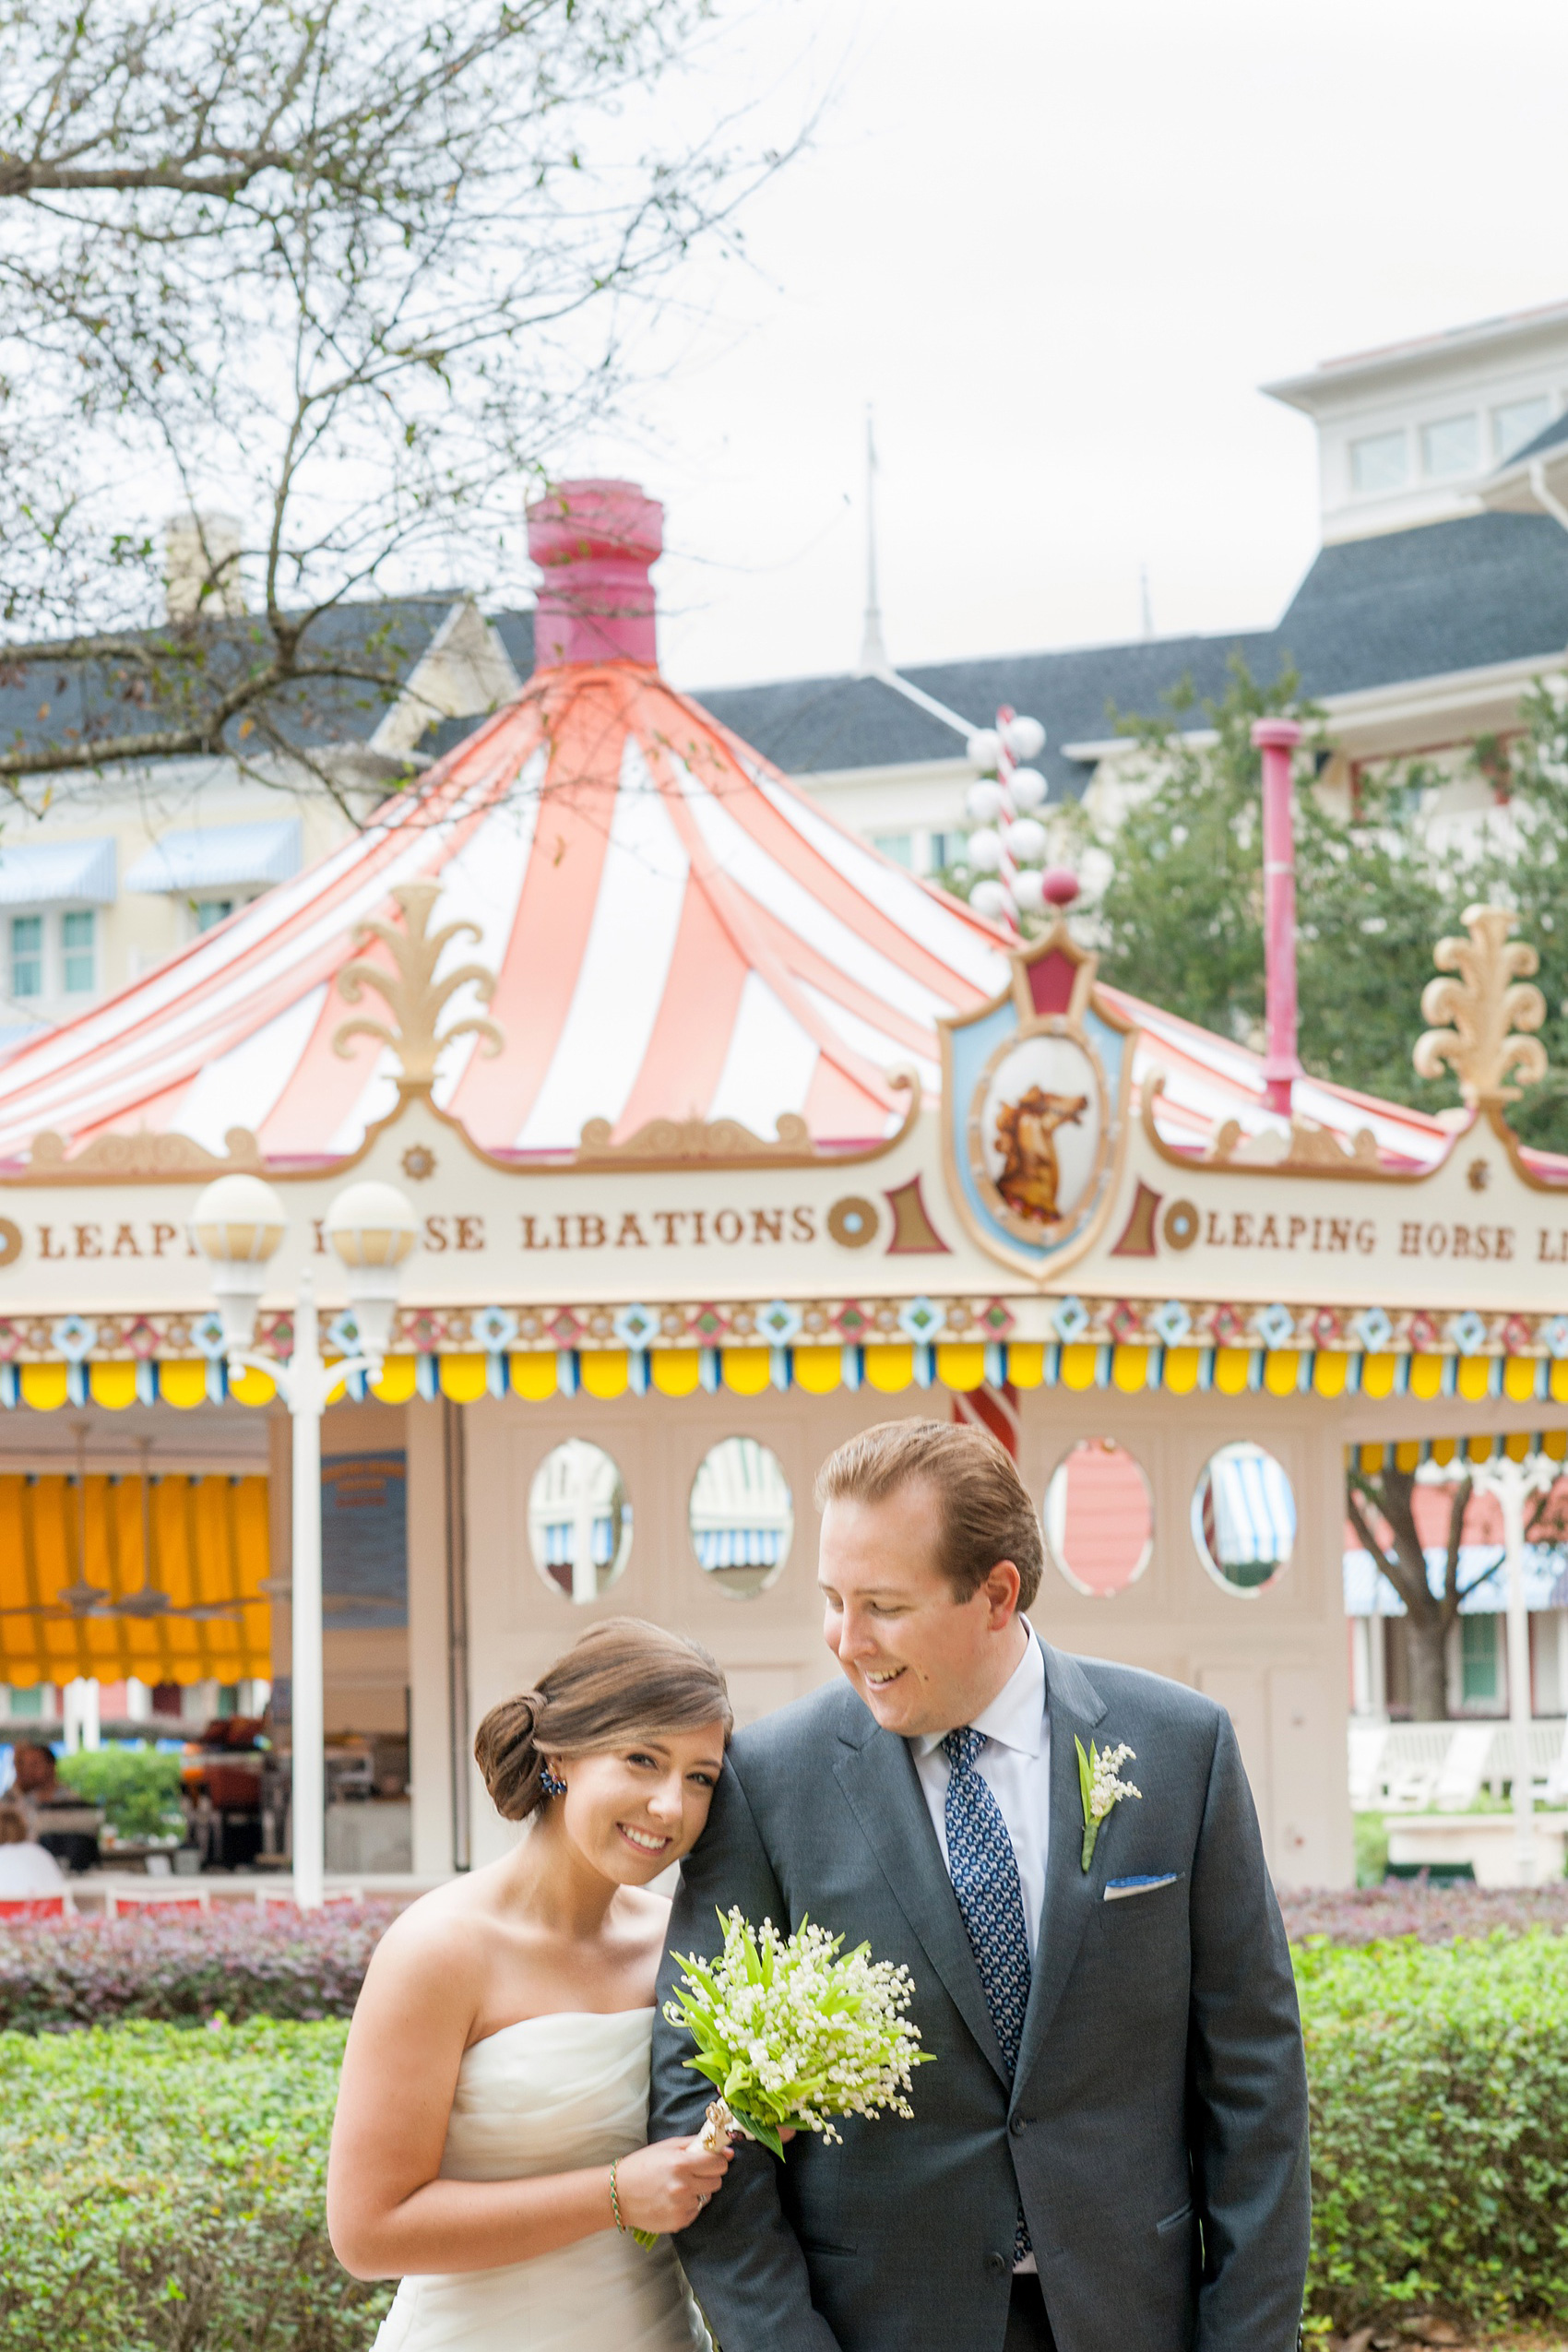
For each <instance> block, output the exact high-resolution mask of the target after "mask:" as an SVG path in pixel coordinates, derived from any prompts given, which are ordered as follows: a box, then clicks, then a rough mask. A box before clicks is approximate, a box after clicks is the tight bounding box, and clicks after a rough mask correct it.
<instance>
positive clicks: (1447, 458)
mask: <svg viewBox="0 0 1568 2352" xmlns="http://www.w3.org/2000/svg"><path fill="white" fill-rule="evenodd" d="M1480 461H1481V436H1480V427H1479V420H1478V419H1477V418H1476V417H1474V416H1468V417H1443V418H1441V419H1440V420H1439V421H1438V422H1437V423H1436V424H1423V425H1422V427H1421V471H1422V473H1424V474H1430V475H1431V477H1432V479H1433V480H1434V481H1441V480H1442V479H1443V477H1444V476H1445V475H1447V474H1473V473H1474V472H1475V471H1476V469H1477V468H1478V467H1479V464H1480Z"/></svg>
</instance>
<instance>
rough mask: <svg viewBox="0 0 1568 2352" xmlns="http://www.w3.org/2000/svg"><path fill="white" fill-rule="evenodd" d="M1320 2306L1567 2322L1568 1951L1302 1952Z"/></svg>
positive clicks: (1412, 1947)
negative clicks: (1432, 2311)
mask: <svg viewBox="0 0 1568 2352" xmlns="http://www.w3.org/2000/svg"><path fill="white" fill-rule="evenodd" d="M1295 1958H1296V1970H1297V1978H1298V1982H1299V1983H1300V1986H1301V2011H1302V2019H1303V2024H1304V2026H1305V2030H1306V2041H1307V2072H1308V2075H1309V2078H1310V2081H1311V2085H1312V2104H1313V2270H1312V2296H1313V2303H1312V2307H1313V2310H1314V2312H1315V2313H1317V2314H1318V2316H1319V2317H1320V2319H1322V2318H1328V2319H1332V2320H1333V2321H1334V2322H1336V2325H1338V2326H1340V2327H1346V2326H1348V2325H1349V2324H1350V2323H1351V2322H1355V2321H1357V2320H1361V2319H1366V2318H1371V2317H1373V2316H1374V2315H1384V2314H1388V2315H1397V2314H1398V2313H1399V2312H1400V2311H1405V2312H1413V2311H1425V2310H1440V2311H1444V2312H1447V2313H1449V2314H1450V2315H1452V2316H1453V2317H1455V2318H1456V2319H1460V2320H1462V2321H1465V2322H1468V2323H1471V2324H1475V2325H1491V2326H1498V2327H1501V2326H1503V2325H1505V2324H1507V2323H1508V2322H1514V2321H1520V2320H1529V2321H1535V2320H1539V2321H1558V2322H1561V2321H1562V2320H1564V2319H1568V1943H1565V1942H1564V1941H1563V1939H1562V1937H1561V1936H1560V1935H1552V1934H1550V1933H1548V1932H1547V1931H1546V1930H1542V1929H1539V1928H1536V1929H1532V1930H1529V1931H1528V1932H1527V1933H1526V1934H1524V1935H1521V1936H1506V1935H1492V1936H1489V1937H1488V1938H1487V1939H1486V1941H1485V1942H1465V1943H1453V1944H1447V1945H1433V1944H1422V1943H1418V1942H1414V1941H1413V1940H1406V1939H1401V1940H1400V1941H1399V1942H1389V1943H1374V1944H1369V1945H1367V1946H1366V1947H1365V1948H1364V1949H1362V1950H1360V1951H1346V1950H1344V1949H1340V1948H1336V1947H1335V1946H1333V1945H1330V1944H1327V1943H1310V1944H1308V1945H1306V1946H1305V1947H1303V1948H1300V1949H1298V1951H1297V1953H1296V1955H1295Z"/></svg>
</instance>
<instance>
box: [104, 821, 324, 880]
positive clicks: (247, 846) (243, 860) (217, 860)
mask: <svg viewBox="0 0 1568 2352" xmlns="http://www.w3.org/2000/svg"><path fill="white" fill-rule="evenodd" d="M300 860H301V849H300V821H299V819H298V817H295V816H288V817H276V818H271V819H268V820H267V821H266V822H264V823H261V824H256V825H214V826H191V827H189V828H188V829H187V830H185V831H184V832H175V833H166V834H165V835H164V836H163V838H162V839H161V840H160V841H155V842H154V843H153V846H152V848H151V849H148V850H146V851H144V853H143V854H142V856H140V857H139V858H138V859H137V861H136V863H135V865H134V866H133V867H132V868H131V870H130V872H129V873H128V874H127V875H126V876H125V887H126V889H127V890H145V891H178V892H180V893H181V894H182V895H184V894H187V893H189V892H193V891H197V890H232V889H245V888H249V889H255V888H257V887H261V888H266V887H267V886H268V885H271V884H272V883H274V882H287V881H288V879H289V877H290V875H291V874H295V873H298V872H299V870H300Z"/></svg>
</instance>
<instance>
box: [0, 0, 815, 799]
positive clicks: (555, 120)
mask: <svg viewBox="0 0 1568 2352" xmlns="http://www.w3.org/2000/svg"><path fill="white" fill-rule="evenodd" d="M707 22H708V0H445V6H444V7H443V9H442V10H441V11H440V12H439V13H438V14H437V15H435V16H428V15H426V14H424V13H423V12H421V13H420V14H419V15H417V16H416V15H415V14H414V12H411V11H408V10H405V9H401V8H398V7H396V6H394V7H392V8H388V7H386V5H385V0H77V5H75V6H65V5H62V0H45V5H44V6H42V8H40V7H39V6H37V5H36V4H35V0H0V92H3V97H0V106H3V108H4V116H3V120H0V223H4V230H3V232H0V694H3V693H4V691H5V689H6V685H7V683H11V684H12V685H16V684H17V683H23V684H27V685H28V686H29V688H30V679H31V673H32V671H33V670H34V669H35V667H36V666H39V665H43V664H61V663H65V664H75V665H78V666H81V665H86V666H87V667H89V669H90V670H91V672H92V679H93V691H94V694H95V696H96V698H97V707H96V723H95V724H94V725H93V726H92V727H90V728H78V729H77V731H76V732H75V733H72V734H67V732H66V731H65V729H64V728H63V727H62V728H58V729H55V730H53V731H51V730H50V728H49V726H48V725H47V723H46V722H45V721H44V720H43V719H41V718H39V717H38V716H37V713H38V712H39V711H40V710H41V709H42V707H45V706H46V705H47V704H48V702H49V699H50V698H49V696H48V695H40V696H38V697H37V699H36V700H35V699H34V697H33V695H32V694H31V692H30V691H29V692H28V695H27V697H26V703H25V705H24V704H23V698H22V696H21V695H19V694H18V695H17V696H16V699H15V701H14V702H13V704H12V708H13V710H16V711H18V721H17V722H16V723H13V722H10V721H7V722H6V730H7V731H9V732H10V733H11V736H12V740H11V741H10V742H6V743H5V745H4V748H3V749H0V791H8V792H10V793H11V794H12V795H13V796H17V797H22V798H25V795H24V794H23V786H24V783H25V779H26V778H28V777H29V776H33V777H40V778H47V777H51V776H61V775H65V774H67V773H70V772H72V771H77V772H80V773H82V774H84V775H86V774H89V773H90V772H92V771H94V770H96V769H99V768H102V767H104V766H115V765H118V764H121V763H124V762H132V763H136V762H142V761H146V760H148V759H169V758H182V757H185V756H189V755H192V754H224V755H232V756H240V755H241V738H240V729H241V728H242V727H244V726H250V727H252V728H253V729H254V730H255V731H256V732H257V733H258V734H259V735H261V736H262V737H264V738H265V739H266V740H267V741H268V742H270V743H273V744H275V745H277V746H278V747H279V751H280V753H287V754H289V755H291V756H292V755H293V754H295V753H297V752H299V750H300V748H301V744H300V733H299V727H298V724H297V705H298V701H299V697H300V695H302V693H303V692H305V691H306V690H307V689H311V690H315V691H319V690H321V689H324V688H326V687H327V686H336V687H337V688H339V690H341V689H344V688H353V689H358V690H362V693H363V695H367V696H369V697H371V702H370V705H369V706H368V707H376V705H377V704H379V706H380V707H385V706H386V704H387V703H388V702H389V701H390V700H391V699H393V698H394V697H395V695H396V694H397V692H398V687H399V685H400V683H401V682H402V680H403V679H404V677H405V676H406V672H407V660H406V659H405V658H404V651H405V649H403V648H401V647H398V645H397V644H396V643H395V642H394V639H393V636H390V635H387V634H386V633H381V634H379V635H378V631H377V625H376V624H375V622H374V618H371V619H366V618H364V615H363V611H362V608H363V607H364V606H366V605H367V604H368V605H371V606H374V602H375V600H377V599H380V598H384V597H386V596H388V595H404V596H406V595H408V594H410V593H412V592H415V591H422V590H424V589H425V588H428V585H429V583H430V582H431V580H432V579H452V580H460V581H462V582H464V583H465V584H466V586H467V587H468V588H469V589H470V590H480V591H481V592H483V593H486V594H491V595H496V596H505V595H506V594H508V593H512V594H515V593H517V592H518V591H519V590H520V588H521V586H522V581H523V576H524V575H523V569H522V551H521V536H522V535H521V521H522V515H521V509H522V505H523V502H524V499H525V496H526V495H527V493H528V492H529V489H530V487H540V486H542V484H543V483H544V481H546V480H547V479H548V478H549V476H550V474H551V472H552V470H555V469H559V468H560V466H561V463H562V460H563V458H564V457H565V456H566V455H568V454H569V453H570V451H571V450H572V448H573V446H574V444H575V443H576V442H577V441H578V440H579V438H580V435H581V434H582V432H583V430H584V428H585V427H586V426H588V424H590V423H591V422H594V421H596V420H598V419H600V418H602V417H603V416H605V415H606V414H608V413H610V412H611V411H612V409H613V407H614V404H615V402H616V400H617V399H618V398H619V397H620V396H621V392H622V387H623V385H624V381H625V377H626V373H627V366H628V358H627V354H628V350H629V344H630V340H631V339H633V338H634V337H635V336H636V333H637V332H638V331H639V323H640V320H641V317H642V315H643V312H644V308H645V306H646V305H647V304H648V303H650V302H651V299H652V296H653V294H654V293H655V291H657V290H658V289H659V287H660V286H661V285H662V284H663V282H664V281H665V279H667V278H668V276H669V274H670V273H671V271H672V270H675V269H677V268H678V267H680V265H681V263H682V262H683V259H684V257H685V256H686V255H687V254H688V253H689V252H690V251H691V249H692V247H693V246H694V244H696V243H698V242H699V241H701V240H702V239H705V238H711V237H716V236H717V237H721V238H730V239H733V238H734V235H735V231H734V225H733V224H734V216H735V211H736V208H737V207H738V205H739V204H740V203H741V202H742V201H743V199H744V197H745V196H746V195H747V194H748V193H749V192H750V191H751V190H752V189H753V188H754V187H755V186H756V185H757V184H758V183H759V182H760V181H761V180H763V179H765V178H766V177H767V176H768V175H769V174H770V173H771V172H774V171H776V170H777V169H778V167H779V165H780V163H781V162H782V161H783V160H786V157H787V154H788V153H789V152H792V151H793V149H794V147H795V146H796V145H798V144H799V140H798V139H796V140H793V141H791V142H787V143H786V146H785V148H784V149H783V150H782V151H776V150H774V149H769V148H762V149H761V150H760V151H756V142H755V140H754V138H748V136H747V131H746V126H744V125H720V126H719V129H718V130H716V129H715V128H714V127H713V121H712V110H711V109H708V110H705V109H703V108H702V107H701V106H700V104H697V103H695V102H694V103H691V104H689V105H688V106H687V107H686V108H685V110H684V111H685V113H686V114H687V115H688V116H689V117H690V120H691V122H692V123H693V125H694V126H695V127H694V128H693V129H691V130H690V131H689V132H683V130H682V128H681V122H682V116H683V109H682V107H681V106H680V105H679V104H676V105H671V104H669V103H668V102H667V100H668V97H669V93H670V92H671V91H674V92H676V93H677V95H678V94H679V92H680V90H681V89H682V86H683V77H686V76H687V75H689V74H690V73H691V72H692V71H693V70H695V66H694V60H696V59H698V58H699V57H700V52H701V45H702V42H703V40H704V39H705V38H706V37H707V33H706V28H707ZM656 92H657V93H659V101H658V103H657V105H656V103H655V93H656ZM180 510H189V511H190V512H191V513H192V514H194V515H195V516H196V517H198V518H200V517H218V516H223V515H231V514H232V515H233V516H234V517H235V518H236V521H237V525H238V532H239V550H238V554H237V555H236V554H235V552H234V551H233V547H232V540H231V539H230V537H229V536H228V534H227V532H226V531H218V530H215V529H210V528H209V526H208V523H206V522H200V521H199V519H198V528H197V529H196V532H195V533H194V534H193V535H192V538H191V540H190V541H189V544H190V545H194V547H195V548H196V550H197V551H198V552H199V562H198V563H197V564H196V568H195V573H194V574H193V576H192V577H191V578H189V579H187V580H186V581H185V582H184V598H185V601H186V604H187V605H188V618H187V620H186V621H185V623H184V624H183V625H181V626H180V627H178V628H173V627H167V626H160V625H159V608H160V602H161V600H162V589H163V571H164V555H163V547H162V538H161V532H162V526H163V524H164V522H165V521H166V519H167V518H168V517H169V516H170V515H171V514H172V513H175V512H178V511H180ZM237 579H238V580H239V581H240V582H243V583H244V585H245V588H246V590H247V600H249V601H251V602H253V603H254V604H255V606H256V607H257V609H256V610H255V612H254V614H252V615H250V616H247V618H246V619H245V620H244V621H243V622H242V621H240V620H239V619H238V618H237V616H236V615H235V614H234V612H233V609H232V608H233V603H234V597H235V585H236V580H237ZM349 600H354V604H355V612H354V613H353V614H352V615H351V616H350V620H351V625H346V624H345V620H344V608H345V605H346V604H347V603H348V601H349ZM7 641H8V642H7ZM291 711H292V712H294V715H295V723H289V721H288V719H287V717H286V714H288V713H289V712H291ZM338 724H339V733H340V734H341V735H342V736H343V737H344V738H345V739H348V740H352V739H354V738H355V736H356V734H362V733H363V732H364V730H363V729H362V728H359V729H356V727H355V726H354V725H352V724H350V718H349V716H348V715H346V714H345V713H344V712H342V711H339V720H338ZM316 748H318V749H325V750H327V751H330V749H331V748H332V746H331V743H330V742H328V743H327V744H326V745H325V746H317V747H316Z"/></svg>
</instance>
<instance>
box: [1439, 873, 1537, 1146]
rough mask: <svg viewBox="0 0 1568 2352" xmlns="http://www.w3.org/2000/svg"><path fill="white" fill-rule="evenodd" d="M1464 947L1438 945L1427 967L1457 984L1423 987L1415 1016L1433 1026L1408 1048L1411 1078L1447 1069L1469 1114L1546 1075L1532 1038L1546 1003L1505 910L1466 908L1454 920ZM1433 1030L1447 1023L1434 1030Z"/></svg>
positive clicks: (1532, 955) (1532, 954)
mask: <svg viewBox="0 0 1568 2352" xmlns="http://www.w3.org/2000/svg"><path fill="white" fill-rule="evenodd" d="M1460 920H1461V921H1462V922H1463V923H1464V926H1465V929H1466V930H1467V932H1469V934H1470V935H1469V937H1468V939H1440V940H1439V941H1438V943H1437V946H1436V948H1435V950H1434V951H1433V955H1432V961H1433V963H1434V964H1435V965H1436V966H1437V968H1438V970H1439V971H1440V972H1457V973H1458V974H1459V975H1460V977H1459V978H1458V979H1457V980H1428V982H1427V984H1426V987H1425V988H1424V989H1423V991H1422V992H1421V1013H1422V1016H1423V1017H1424V1018H1425V1019H1427V1020H1429V1021H1431V1022H1432V1023H1433V1024H1434V1026H1433V1027H1432V1028H1430V1029H1428V1030H1427V1031H1426V1033H1425V1035H1424V1036H1422V1037H1420V1038H1418V1039H1417V1040H1416V1051H1415V1053H1414V1055H1413V1057H1412V1059H1413V1060H1414V1062H1415V1065H1416V1075H1417V1076H1418V1077H1421V1078H1437V1077H1441V1076H1442V1075H1443V1069H1444V1068H1445V1067H1446V1068H1448V1069H1451V1070H1452V1071H1453V1073H1454V1075H1455V1077H1456V1078H1457V1079H1458V1081H1459V1091H1460V1093H1461V1094H1462V1095H1463V1096H1464V1098H1465V1100H1466V1101H1467V1103H1468V1105H1469V1106H1470V1108H1471V1110H1472V1111H1485V1110H1492V1109H1496V1108H1497V1107H1498V1106H1500V1105H1501V1104H1503V1103H1505V1102H1513V1101H1514V1100H1515V1099H1516V1097H1517V1096H1518V1094H1519V1091H1520V1087H1518V1086H1509V1085H1508V1084H1507V1083H1506V1082H1507V1080H1508V1078H1509V1076H1510V1075H1515V1076H1517V1078H1518V1079H1519V1081H1520V1086H1524V1087H1528V1086H1534V1084H1535V1083H1536V1081H1537V1079H1538V1078H1544V1077H1545V1075H1546V1048H1545V1047H1544V1046H1543V1045H1542V1043H1541V1041H1540V1039H1538V1038H1536V1037H1528V1036H1525V1035H1522V1034H1521V1032H1522V1031H1525V1030H1529V1029H1538V1028H1540V1026H1541V1023H1542V1022H1543V1021H1544V1020H1545V1018H1546V999H1545V997H1544V996H1543V995H1542V994H1541V992H1540V991H1539V989H1538V988H1537V987H1535V986H1534V985H1533V984H1532V982H1531V981H1530V980H1529V978H1528V975H1529V974H1530V973H1531V972H1533V971H1534V970H1535V969H1536V968H1537V967H1538V964H1539V962H1540V957H1539V956H1538V955H1537V953H1536V951H1535V949H1534V948H1533V947H1531V946H1528V945H1527V944H1526V942H1525V941H1524V940H1522V939H1510V938H1509V936H1508V934H1509V932H1511V931H1512V930H1513V928H1514V924H1515V917H1514V916H1513V915H1512V914H1511V913H1510V912H1509V911H1508V909H1507V908H1506V907H1467V908H1466V909H1465V911H1464V914H1463V915H1462V916H1461V918H1460ZM1438 1022H1447V1023H1448V1024H1450V1026H1449V1027H1448V1028H1437V1027H1436V1026H1435V1024H1436V1023H1438Z"/></svg>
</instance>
